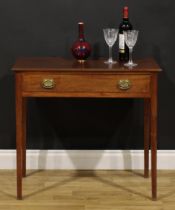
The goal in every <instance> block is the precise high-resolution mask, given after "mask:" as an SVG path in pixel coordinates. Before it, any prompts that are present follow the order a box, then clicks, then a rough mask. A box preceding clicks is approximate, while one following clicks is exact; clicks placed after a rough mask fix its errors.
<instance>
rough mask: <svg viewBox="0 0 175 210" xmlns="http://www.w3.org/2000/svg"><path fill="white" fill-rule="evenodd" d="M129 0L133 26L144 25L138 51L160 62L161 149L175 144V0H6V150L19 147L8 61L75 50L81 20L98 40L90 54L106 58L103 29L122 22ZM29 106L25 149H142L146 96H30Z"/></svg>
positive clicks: (2, 75)
mask: <svg viewBox="0 0 175 210" xmlns="http://www.w3.org/2000/svg"><path fill="white" fill-rule="evenodd" d="M125 5H128V6H129V10H130V20H131V22H132V24H133V26H134V27H135V28H137V29H139V30H140V34H139V39H138V43H137V45H136V47H135V52H134V56H135V57H148V56H153V57H154V58H155V59H156V60H157V62H158V63H159V65H160V66H161V68H162V69H163V72H162V73H161V74H160V77H159V122H158V128H159V129H158V137H159V138H158V148H159V149H175V132H174V131H175V111H174V109H175V64H174V63H175V51H174V49H175V40H174V39H175V26H174V20H175V1H174V0H166V1H163V0H162V1H160V0H147V1H144V0H132V1H131V0H128V1H125V0H110V1H106V0H83V1H82V0H26V1H24V0H13V1H11V0H1V2H0V148H1V149H12V148H15V95H14V75H13V73H12V72H11V67H12V65H13V64H14V62H15V59H16V57H18V56H64V57H71V54H70V47H71V45H72V43H73V41H74V40H75V39H76V38H77V22H78V21H80V20H81V21H84V22H85V35H86V38H87V40H88V41H89V42H90V43H91V44H92V46H93V54H92V57H96V56H105V57H107V53H108V50H107V46H106V44H105V42H104V38H103V34H102V29H103V28H104V27H108V26H110V27H118V25H119V23H120V22H121V18H122V17H121V15H122V7H123V6H125ZM114 56H115V58H116V57H117V44H116V45H115V47H114ZM28 110H29V112H28V148H32V149H63V148H64V149H142V148H143V101H142V100H133V99H126V100H121V99H85V100H81V99H49V100H48V99H31V100H30V101H29V106H28Z"/></svg>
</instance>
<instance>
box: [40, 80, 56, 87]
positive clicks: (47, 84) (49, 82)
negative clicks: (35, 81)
mask: <svg viewBox="0 0 175 210" xmlns="http://www.w3.org/2000/svg"><path fill="white" fill-rule="evenodd" d="M42 87H43V88H45V89H52V88H54V87H55V82H54V80H53V79H43V81H42Z"/></svg>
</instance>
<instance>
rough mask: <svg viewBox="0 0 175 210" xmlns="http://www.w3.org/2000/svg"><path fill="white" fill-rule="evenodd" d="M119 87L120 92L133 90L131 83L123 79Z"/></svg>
mask: <svg viewBox="0 0 175 210" xmlns="http://www.w3.org/2000/svg"><path fill="white" fill-rule="evenodd" d="M118 87H119V89H120V90H128V89H130V88H131V81H130V80H128V79H121V80H119V82H118Z"/></svg>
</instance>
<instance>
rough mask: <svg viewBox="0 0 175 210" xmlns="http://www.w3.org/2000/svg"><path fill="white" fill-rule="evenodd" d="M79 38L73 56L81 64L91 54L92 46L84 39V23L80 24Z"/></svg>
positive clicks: (73, 48)
mask: <svg viewBox="0 0 175 210" xmlns="http://www.w3.org/2000/svg"><path fill="white" fill-rule="evenodd" d="M78 29H79V38H78V40H77V41H76V42H74V44H73V46H72V49H71V50H72V54H73V56H74V57H75V58H76V59H77V60H78V61H79V62H80V63H83V62H84V61H85V60H86V59H87V58H88V57H89V56H90V54H91V46H90V44H89V43H88V42H86V41H85V38H84V23H83V22H79V23H78Z"/></svg>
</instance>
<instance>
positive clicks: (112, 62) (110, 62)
mask: <svg viewBox="0 0 175 210" xmlns="http://www.w3.org/2000/svg"><path fill="white" fill-rule="evenodd" d="M104 63H105V64H115V63H117V61H113V60H107V61H105V62H104Z"/></svg>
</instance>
